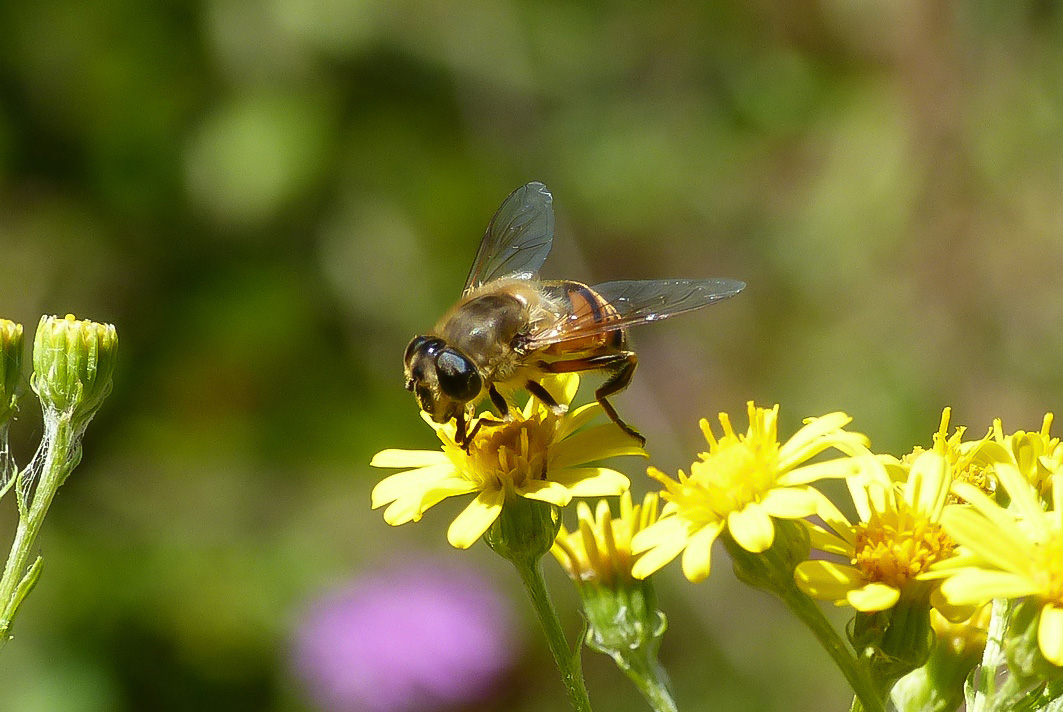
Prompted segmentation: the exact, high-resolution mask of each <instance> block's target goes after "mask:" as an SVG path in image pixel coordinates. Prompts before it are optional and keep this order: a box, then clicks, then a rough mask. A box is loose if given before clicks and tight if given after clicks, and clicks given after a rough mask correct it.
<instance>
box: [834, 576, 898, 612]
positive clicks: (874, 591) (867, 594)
mask: <svg viewBox="0 0 1063 712" xmlns="http://www.w3.org/2000/svg"><path fill="white" fill-rule="evenodd" d="M900 597H901V592H900V591H899V590H897V589H895V588H893V587H892V586H887V585H886V584H884V583H869V584H868V585H866V586H864V587H863V588H857V589H853V590H852V591H850V592H849V593H848V594H846V596H845V600H846V601H848V602H849V605H850V606H852V607H853V608H855V609H856V610H858V611H860V612H861V613H873V612H875V611H884V610H886V609H887V608H893V605H894V604H895V603H897V601H898V599H900Z"/></svg>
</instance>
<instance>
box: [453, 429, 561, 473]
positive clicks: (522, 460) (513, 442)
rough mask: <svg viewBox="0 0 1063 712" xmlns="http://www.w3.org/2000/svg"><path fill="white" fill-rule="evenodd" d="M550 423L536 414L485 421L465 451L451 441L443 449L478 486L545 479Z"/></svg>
mask: <svg viewBox="0 0 1063 712" xmlns="http://www.w3.org/2000/svg"><path fill="white" fill-rule="evenodd" d="M552 419H553V416H552V415H551V416H546V420H547V421H550V420H552ZM554 426H555V424H554V423H553V422H544V420H543V419H541V418H538V417H535V418H531V419H528V420H512V421H510V422H508V423H504V422H502V423H495V422H485V423H484V426H483V427H482V428H481V429H480V432H479V433H478V434H477V436H476V437H475V438H473V441H472V444H471V446H470V447H469V450H468V452H466V451H465V450H464V449H462V448H461V447H460V446H458V445H456V444H451V443H447V444H446V445H445V446H444V450H445V451H446V453H447V457H449V458H450V461H451V462H452V463H453V464H454V466H455V467H457V468H460V469H461V470H462V471H464V472H465V474H466V476H467V477H468V478H469V479H471V480H473V481H475V482H477V483H479V484H480V485H482V486H490V487H492V488H505V486H506V485H507V484H508V485H510V486H513V487H523V486H525V485H527V484H530V483H531V482H534V481H536V480H544V479H546V469H547V463H548V459H547V455H548V449H549V445H550V441H551V439H552V437H553V434H554V430H555V427H554Z"/></svg>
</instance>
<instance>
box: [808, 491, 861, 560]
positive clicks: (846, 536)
mask: <svg viewBox="0 0 1063 712" xmlns="http://www.w3.org/2000/svg"><path fill="white" fill-rule="evenodd" d="M816 516H818V517H819V518H820V519H822V520H823V521H824V523H826V525H827V526H828V527H830V528H831V529H832V530H833V531H834V533H835V535H837V536H838V538H839V539H842V540H844V541H845V542H846V543H848V544H849V550H850V551H852V549H853V548H854V547H855V545H856V534H854V533H853V525H852V524H851V523H850V522H849V520H848V519H847V518H846V517H845V515H844V514H842V513H841V510H840V509H838V507H836V506H835V505H834V503H833V502H831V501H830V500H829V499H827V498H826V497H823V498H822V499H820V501H819V507H818V508H817V510H816ZM816 548H819V547H816ZM824 551H826V549H824Z"/></svg>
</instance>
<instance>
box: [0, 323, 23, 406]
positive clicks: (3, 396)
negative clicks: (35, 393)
mask: <svg viewBox="0 0 1063 712" xmlns="http://www.w3.org/2000/svg"><path fill="white" fill-rule="evenodd" d="M21 375H22V324H16V323H15V322H13V321H8V320H7V319H0V426H3V425H4V424H5V423H7V421H8V419H10V418H11V416H12V414H13V413H14V412H15V405H16V402H17V401H18V386H19V378H20V377H21Z"/></svg>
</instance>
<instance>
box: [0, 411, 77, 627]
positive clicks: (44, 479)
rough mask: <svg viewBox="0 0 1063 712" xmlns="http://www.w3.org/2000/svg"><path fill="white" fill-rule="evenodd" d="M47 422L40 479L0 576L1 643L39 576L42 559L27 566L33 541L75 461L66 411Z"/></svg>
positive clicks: (72, 433) (16, 532) (72, 440)
mask: <svg viewBox="0 0 1063 712" xmlns="http://www.w3.org/2000/svg"><path fill="white" fill-rule="evenodd" d="M50 425H51V428H52V429H53V431H52V432H47V431H46V432H45V443H46V444H47V447H46V449H45V450H44V453H43V458H42V465H41V467H42V474H41V480H40V482H39V483H38V485H37V488H36V489H35V490H34V493H33V499H32V502H31V503H30V505H29V507H28V509H27V510H26V511H25V514H24V515H23V516H20V517H19V523H18V528H17V529H16V530H15V539H14V541H13V542H12V544H11V552H10V554H9V555H8V558H7V564H6V565H5V566H4V574H3V577H2V578H0V606H2V607H3V608H2V609H0V647H2V646H3V645H4V644H5V643H7V641H8V640H10V639H11V627H12V625H13V624H14V620H15V614H16V613H17V612H18V609H19V606H20V605H21V604H22V601H23V600H24V599H25V598H26V596H27V595H28V594H29V592H30V591H31V590H32V589H33V586H34V585H35V584H36V583H37V579H38V577H39V576H40V572H41V566H42V563H43V561H42V559H41V557H40V556H38V557H37V558H36V559H35V560H34V562H33V564H32V565H31V566H30V567H29V569H28V570H27V568H26V565H27V563H28V562H29V559H30V555H31V554H32V553H33V551H34V542H35V541H36V540H37V534H38V533H39V532H40V530H41V525H42V524H44V518H45V516H46V515H47V514H48V508H49V507H50V506H51V504H52V499H53V498H54V497H55V493H56V491H57V490H58V489H59V485H61V484H62V483H63V480H65V479H66V477H67V475H69V474H70V471H71V470H72V469H73V467H74V465H75V464H76V462H77V457H76V455H75V453H74V450H76V445H75V444H74V437H73V435H74V428H73V426H72V423H71V419H70V417H69V415H63V416H60V417H59V418H58V419H56V420H54V421H51V423H50ZM48 426H49V423H48V422H47V421H46V425H45V427H46V428H48ZM49 436H51V437H49ZM22 477H23V473H19V475H18V478H19V479H21V478H22ZM20 509H21V508H20Z"/></svg>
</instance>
